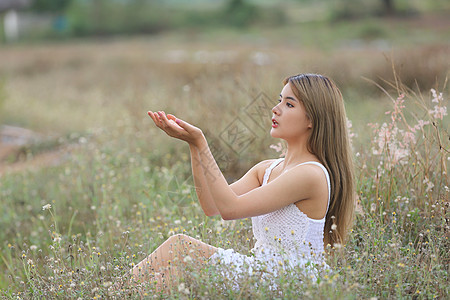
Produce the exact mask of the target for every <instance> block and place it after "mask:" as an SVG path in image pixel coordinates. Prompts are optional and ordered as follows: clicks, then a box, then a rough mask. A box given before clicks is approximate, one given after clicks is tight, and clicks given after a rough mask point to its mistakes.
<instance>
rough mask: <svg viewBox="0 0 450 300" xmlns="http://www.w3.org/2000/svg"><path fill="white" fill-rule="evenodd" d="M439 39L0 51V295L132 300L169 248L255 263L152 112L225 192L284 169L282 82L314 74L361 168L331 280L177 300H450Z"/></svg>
mask: <svg viewBox="0 0 450 300" xmlns="http://www.w3.org/2000/svg"><path fill="white" fill-rule="evenodd" d="M449 28H450V24H449V22H448V20H447V19H446V18H445V15H443V16H441V15H433V16H423V17H420V18H414V19H413V20H411V19H405V20H397V19H388V20H385V21H384V22H380V21H379V20H355V21H350V22H341V23H336V24H332V25H330V24H328V23H320V22H311V23H304V24H297V25H295V26H289V27H288V26H286V27H282V28H274V29H266V30H256V29H252V28H250V29H246V30H244V31H236V30H225V29H223V30H219V29H215V30H211V31H208V30H205V31H202V32H199V31H195V30H194V31H192V30H186V31H181V32H177V33H170V34H165V35H156V36H148V37H147V36H136V37H121V38H110V39H103V40H93V39H83V40H73V41H67V42H64V43H56V42H54V43H47V44H39V43H34V44H18V45H10V46H2V47H0V79H1V81H0V126H1V125H4V126H3V127H2V128H1V130H2V132H3V136H2V140H0V207H1V210H0V227H1V229H2V230H1V231H0V249H1V256H0V258H1V259H0V289H1V292H0V295H1V296H2V297H5V298H11V299H12V298H14V299H17V298H19V299H20V298H74V299H77V298H94V299H99V298H114V297H117V298H123V297H136V298H138V297H139V294H138V293H137V292H136V290H135V287H133V286H130V285H128V284H127V281H126V279H127V277H126V276H127V275H126V271H127V270H128V269H129V268H130V267H131V266H133V264H135V263H137V262H139V261H140V260H141V259H142V258H144V257H145V256H146V255H147V254H148V253H150V252H151V251H153V250H154V249H155V248H156V247H157V246H158V245H159V244H161V243H162V242H163V241H164V240H166V239H167V238H168V237H169V236H171V235H173V234H175V233H185V234H188V235H191V236H193V237H197V238H198V239H201V240H202V241H204V242H207V243H210V244H212V245H214V246H217V247H223V248H230V247H231V248H234V249H236V250H237V251H239V252H241V253H248V251H249V249H250V248H251V247H252V245H253V243H254V241H253V239H252V232H251V222H250V220H248V219H245V220H237V221H223V220H221V219H220V218H219V217H213V218H208V217H206V216H205V215H204V214H203V213H202V210H201V208H200V206H199V204H198V203H197V202H196V194H195V190H194V187H193V186H192V185H193V180H192V178H191V177H190V175H191V173H190V162H189V148H188V146H187V145H185V144H183V143H181V142H179V141H174V140H172V139H170V138H169V137H167V136H165V135H164V134H163V133H162V132H160V131H159V130H158V129H157V128H156V127H154V126H152V122H151V119H150V118H149V117H148V116H147V115H146V112H147V110H165V111H167V112H170V113H173V114H175V115H176V116H179V117H180V118H182V119H185V120H186V121H188V122H191V123H193V124H195V125H196V126H199V127H200V128H202V129H203V131H204V133H205V135H206V137H207V139H208V141H209V143H210V146H211V147H212V152H213V154H214V156H215V157H216V159H217V161H218V163H219V165H220V166H221V168H222V170H223V172H224V175H225V177H226V178H227V179H228V181H229V182H230V183H231V182H233V181H234V180H236V179H238V178H239V177H240V176H242V175H243V174H244V173H245V172H246V171H247V170H248V169H249V168H250V167H251V166H253V165H254V164H256V163H257V162H259V161H261V160H263V159H267V158H273V157H278V156H279V155H280V153H278V152H276V151H275V150H274V147H271V146H273V145H277V144H278V142H279V141H277V140H274V139H272V138H271V137H270V135H269V129H270V123H271V122H270V117H271V115H272V114H271V112H270V108H271V106H273V105H275V103H276V99H277V97H278V94H279V92H280V90H281V88H282V86H281V81H282V79H283V78H284V77H285V76H287V75H292V74H296V73H303V72H317V73H322V74H325V75H329V76H330V77H331V78H333V79H334V80H335V81H336V82H337V84H338V86H340V87H341V90H342V92H343V94H344V98H345V101H346V109H347V116H348V119H349V120H350V121H351V124H352V126H351V128H350V130H351V132H352V136H353V137H352V141H353V147H354V159H355V166H356V170H355V171H356V180H357V189H356V193H357V194H358V203H357V214H356V218H355V222H354V227H353V230H352V232H351V235H350V239H349V241H348V243H347V244H346V245H335V247H334V245H332V246H330V247H329V248H328V250H331V251H334V252H335V255H334V256H330V258H329V261H328V263H329V265H330V266H331V267H332V269H333V270H334V272H332V273H329V274H324V276H323V277H321V278H320V279H318V280H315V281H311V280H304V281H302V282H300V281H299V280H298V278H299V277H301V276H302V274H300V273H301V272H299V274H297V273H296V274H291V275H292V276H286V277H280V278H278V279H277V282H278V284H279V287H280V289H279V290H274V291H271V290H270V289H269V287H268V286H267V284H264V283H262V284H261V285H260V288H259V289H252V288H246V289H242V290H241V291H240V292H239V291H233V290H232V289H224V290H221V289H217V282H220V281H221V280H220V278H217V276H216V275H217V274H214V273H211V272H212V271H210V272H209V273H199V274H194V275H192V276H189V277H188V276H187V277H186V278H185V279H183V282H180V285H179V286H177V287H175V288H174V289H173V290H172V291H170V292H171V297H174V298H254V297H257V298H276V297H278V298H281V297H283V298H298V297H299V293H301V295H303V296H302V297H304V298H307V299H309V298H311V299H322V298H333V299H356V298H367V299H368V298H373V297H375V298H381V299H384V298H406V299H409V298H412V299H416V298H419V299H422V298H423V299H430V298H437V299H443V298H445V297H448V296H447V295H448V294H449V284H448V282H449V278H448V271H449V262H450V261H449V252H450V251H449V236H450V234H449V224H448V218H449V202H448V198H449V183H448V176H447V172H448V170H447V165H448V162H449V159H450V156H449V150H450V143H449V133H448V132H449V127H448V125H449V122H448V115H447V114H448V113H447V106H448V92H449V90H448V85H447V84H446V82H447V76H448V70H449V66H450V62H449V60H448V57H450V47H449V44H448V41H449V37H450V31H449ZM441 93H442V94H441ZM6 125H8V126H14V127H15V128H14V130H13V129H11V127H6ZM16 127H20V128H16ZM7 129H8V130H13V131H14V135H12V136H10V135H8V138H6V133H5V132H6V131H7ZM24 129H27V130H24ZM28 130H29V131H28ZM236 132H237V133H238V135H236V134H235V133H236ZM18 140H25V142H24V143H22V144H21V143H19V142H17V141H18ZM205 272H206V271H205ZM256 280H257V278H254V277H249V278H248V284H250V285H251V284H252V282H255V281H256ZM113 283H116V284H113ZM281 290H282V292H281ZM141 295H144V296H148V297H150V296H152V295H153V293H152V287H151V284H149V285H148V286H145V287H144V292H142V294H141ZM154 296H156V297H159V296H160V295H154Z"/></svg>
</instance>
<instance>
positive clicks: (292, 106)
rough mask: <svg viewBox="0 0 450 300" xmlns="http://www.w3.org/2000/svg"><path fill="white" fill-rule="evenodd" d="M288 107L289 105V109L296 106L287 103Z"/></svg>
mask: <svg viewBox="0 0 450 300" xmlns="http://www.w3.org/2000/svg"><path fill="white" fill-rule="evenodd" d="M286 105H287V106H288V107H294V105H292V104H290V103H289V102H288V103H286Z"/></svg>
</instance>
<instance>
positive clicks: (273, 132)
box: [270, 128, 279, 138]
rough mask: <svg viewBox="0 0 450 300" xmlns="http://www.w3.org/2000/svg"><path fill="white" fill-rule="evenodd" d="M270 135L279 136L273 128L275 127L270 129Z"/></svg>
mask: <svg viewBox="0 0 450 300" xmlns="http://www.w3.org/2000/svg"><path fill="white" fill-rule="evenodd" d="M270 136H271V137H273V138H279V136H278V134H277V133H276V132H275V130H273V128H272V129H271V130H270Z"/></svg>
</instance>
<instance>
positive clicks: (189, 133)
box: [148, 111, 205, 146]
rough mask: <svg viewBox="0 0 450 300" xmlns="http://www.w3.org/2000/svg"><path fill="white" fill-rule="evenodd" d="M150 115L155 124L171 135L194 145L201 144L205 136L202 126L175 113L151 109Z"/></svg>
mask: <svg viewBox="0 0 450 300" xmlns="http://www.w3.org/2000/svg"><path fill="white" fill-rule="evenodd" d="M148 115H149V116H150V117H151V118H152V120H153V122H155V125H156V126H157V127H158V128H160V129H161V130H163V131H164V132H165V133H167V135H168V136H170V137H173V138H177V139H180V140H183V141H185V142H188V143H189V144H192V145H194V146H199V145H200V143H201V142H202V140H203V139H204V138H205V136H204V135H203V132H202V131H201V129H200V128H197V127H195V126H193V125H191V124H189V123H187V122H185V121H182V120H180V119H178V118H176V117H175V116H174V115H171V114H168V115H167V116H166V114H165V113H164V112H163V111H158V112H152V111H149V112H148Z"/></svg>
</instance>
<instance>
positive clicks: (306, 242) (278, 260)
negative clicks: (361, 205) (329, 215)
mask: <svg viewBox="0 0 450 300" xmlns="http://www.w3.org/2000/svg"><path fill="white" fill-rule="evenodd" d="M283 160H284V158H281V159H277V160H275V161H274V162H273V163H272V164H271V165H270V166H269V168H267V169H266V172H265V174H264V179H263V183H262V184H263V185H265V184H267V181H268V179H269V176H270V173H271V172H272V170H273V168H275V166H276V165H278V164H279V163H280V162H282V161H283ZM304 164H314V165H317V166H319V167H320V168H321V169H322V170H323V171H324V173H325V176H326V179H327V184H328V205H329V203H330V178H329V175H328V172H327V170H326V169H325V167H324V166H323V165H322V164H320V163H317V162H312V161H311V162H305V163H303V164H302V165H304ZM327 212H328V206H327ZM252 226H253V235H254V237H255V238H256V244H255V246H254V248H253V249H252V250H251V251H252V252H253V254H254V255H253V256H247V255H243V254H241V253H238V252H236V251H234V250H233V249H222V248H218V249H217V252H216V253H214V254H213V255H212V256H211V257H210V262H211V263H213V264H216V265H219V266H222V267H225V268H223V269H221V272H222V274H223V276H224V277H226V278H228V279H232V278H233V279H236V278H239V277H240V275H242V274H243V273H246V272H248V273H249V274H252V273H253V272H254V271H256V270H258V269H260V268H261V267H262V268H263V269H264V270H265V271H266V272H265V273H264V274H263V275H262V277H261V278H267V279H269V280H273V278H274V277H273V276H276V274H277V273H278V270H279V269H280V268H282V269H285V270H286V269H287V268H289V267H292V268H295V267H302V268H303V269H304V271H305V272H306V273H308V274H312V275H313V276H315V274H316V271H317V269H316V268H315V266H314V265H316V266H317V267H323V268H325V269H326V268H328V265H327V264H326V263H325V260H324V255H323V250H324V248H323V230H324V226H325V217H324V218H323V219H321V220H316V219H311V218H309V217H308V216H307V215H306V214H304V213H303V212H302V211H301V210H299V209H298V208H297V206H296V205H295V204H290V205H288V206H286V207H283V208H281V209H279V210H277V211H274V212H271V213H268V214H265V215H261V216H257V217H253V218H252ZM309 262H312V263H313V264H309ZM234 286H235V287H237V286H238V285H237V282H235V285H234ZM274 286H275V285H274Z"/></svg>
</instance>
